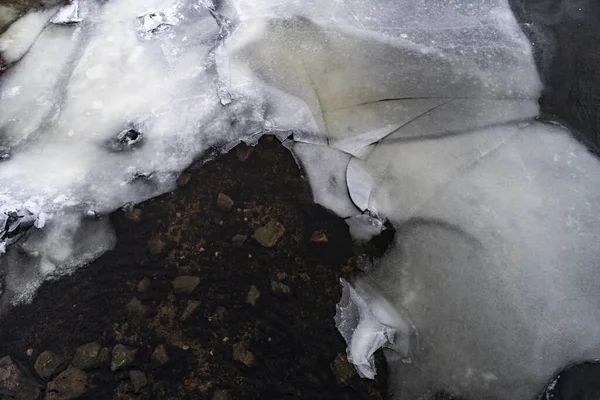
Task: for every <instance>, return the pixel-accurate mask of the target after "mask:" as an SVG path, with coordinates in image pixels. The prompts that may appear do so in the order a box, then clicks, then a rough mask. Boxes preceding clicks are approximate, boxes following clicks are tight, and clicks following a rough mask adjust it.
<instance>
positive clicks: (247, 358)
mask: <svg viewBox="0 0 600 400" xmlns="http://www.w3.org/2000/svg"><path fill="white" fill-rule="evenodd" d="M247 347H248V346H247V344H246V343H244V342H239V343H236V344H234V345H233V359H234V360H235V361H239V362H241V363H242V364H244V365H246V366H247V367H251V366H252V365H253V364H254V354H252V353H251V352H250V351H248V348H247Z"/></svg>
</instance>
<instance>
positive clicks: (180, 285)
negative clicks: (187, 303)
mask: <svg viewBox="0 0 600 400" xmlns="http://www.w3.org/2000/svg"><path fill="white" fill-rule="evenodd" d="M199 284H200V278H198V277H197V276H178V277H177V278H175V279H174V280H173V291H174V292H175V293H188V294H189V293H192V292H193V291H194V290H195V289H196V288H197V287H198V285H199Z"/></svg>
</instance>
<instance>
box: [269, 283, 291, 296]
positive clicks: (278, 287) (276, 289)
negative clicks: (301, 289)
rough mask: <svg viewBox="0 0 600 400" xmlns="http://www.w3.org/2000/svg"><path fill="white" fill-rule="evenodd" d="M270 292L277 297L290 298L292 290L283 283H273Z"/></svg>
mask: <svg viewBox="0 0 600 400" xmlns="http://www.w3.org/2000/svg"><path fill="white" fill-rule="evenodd" d="M271 292H273V294H275V295H278V296H291V294H292V289H291V288H290V287H289V286H288V285H286V284H285V283H281V282H277V281H273V282H271Z"/></svg>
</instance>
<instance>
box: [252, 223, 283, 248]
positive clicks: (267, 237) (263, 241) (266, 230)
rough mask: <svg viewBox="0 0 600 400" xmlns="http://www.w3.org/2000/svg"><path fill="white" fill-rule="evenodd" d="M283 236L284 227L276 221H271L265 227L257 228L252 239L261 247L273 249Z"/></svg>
mask: <svg viewBox="0 0 600 400" xmlns="http://www.w3.org/2000/svg"><path fill="white" fill-rule="evenodd" d="M283 235H285V227H284V226H283V225H282V224H281V223H279V222H277V221H271V222H269V223H268V224H267V225H265V226H262V227H260V228H258V229H257V230H256V231H255V232H254V234H253V235H252V237H253V238H254V240H256V241H257V242H258V243H259V244H260V245H261V246H264V247H273V246H275V245H276V244H277V242H279V240H280V239H281V238H282V237H283Z"/></svg>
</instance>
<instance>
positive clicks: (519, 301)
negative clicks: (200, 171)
mask: <svg viewBox="0 0 600 400" xmlns="http://www.w3.org/2000/svg"><path fill="white" fill-rule="evenodd" d="M55 11H56V10H49V11H46V12H36V13H30V14H28V15H26V16H23V17H21V18H19V19H18V20H17V22H15V23H14V24H13V25H12V26H11V27H9V28H8V30H6V31H4V33H3V34H2V36H1V37H0V51H1V52H2V57H3V58H4V59H5V60H12V61H11V63H12V66H11V68H9V69H8V70H6V72H5V73H4V75H3V76H2V77H1V80H0V109H1V111H2V112H0V135H1V136H0V157H2V158H1V159H0V160H2V161H0V182H1V185H0V212H1V213H3V214H4V215H5V217H2V218H0V251H4V249H5V248H6V254H5V255H3V256H2V258H0V277H1V280H2V282H4V283H3V289H4V291H5V295H4V297H3V299H4V300H3V301H5V302H8V301H16V300H22V299H29V298H30V297H31V295H32V293H33V292H34V291H35V288H36V287H37V285H39V284H40V283H41V282H42V280H43V279H45V278H47V277H54V276H58V275H60V274H64V273H69V272H71V271H72V270H73V269H74V268H76V267H77V266H80V265H81V264H82V263H85V262H88V261H89V260H91V259H93V258H94V257H96V256H97V255H98V254H100V252H102V251H105V250H107V249H110V248H111V246H112V245H114V236H113V235H112V231H111V229H110V226H108V224H107V223H106V219H100V220H96V219H95V218H92V217H93V216H97V215H103V214H104V213H108V212H110V211H112V210H114V209H116V208H118V207H121V206H122V205H124V204H126V203H135V202H139V201H142V200H144V199H147V198H150V197H152V196H156V195H158V194H160V193H164V192H165V191H168V190H170V189H171V188H172V187H173V185H174V180H175V178H176V177H177V175H178V174H179V173H180V171H181V170H182V169H183V168H185V167H186V166H187V165H189V163H190V162H191V161H192V160H193V159H194V158H195V157H197V156H198V155H199V154H201V153H202V152H203V151H205V150H206V149H208V148H210V147H218V148H220V149H222V151H226V150H227V149H230V148H232V146H234V145H235V143H237V142H238V141H239V140H244V141H246V142H248V143H255V142H256V140H257V138H258V137H259V136H260V135H262V134H264V133H265V132H270V133H273V134H275V135H277V137H279V138H280V139H281V140H284V139H286V138H287V139H288V140H286V142H285V145H286V147H288V148H290V149H291V150H292V152H293V154H294V156H295V157H296V159H297V160H298V161H299V164H300V165H301V166H302V167H303V168H304V170H305V172H306V174H307V176H308V177H309V180H310V183H311V186H312V189H313V195H314V199H315V201H317V202H318V203H319V204H322V205H323V206H324V207H327V208H329V209H330V210H332V211H334V212H335V213H337V214H338V215H340V216H342V217H344V218H347V220H348V224H349V226H350V227H351V229H352V232H353V233H354V234H355V236H356V238H357V239H358V240H367V239H368V238H369V237H371V235H373V234H375V233H377V231H378V230H380V229H381V221H383V220H385V219H388V220H390V221H391V222H392V223H393V224H394V225H395V227H396V229H397V234H396V240H395V243H393V245H392V247H391V249H390V251H389V252H388V253H387V254H386V255H385V256H384V257H383V259H382V260H381V263H380V265H379V266H378V267H377V268H374V269H373V270H371V271H369V272H368V273H367V276H366V277H365V278H363V279H362V280H361V279H359V280H357V281H356V282H353V283H352V285H350V284H347V283H345V284H344V285H345V291H346V297H345V299H346V300H348V299H352V301H351V302H348V303H347V304H346V303H344V304H341V305H340V307H341V308H340V314H339V316H338V326H340V327H341V329H340V330H341V331H342V333H343V335H344V336H345V338H346V340H347V341H348V343H349V350H348V351H349V356H350V359H351V360H353V361H354V362H355V363H356V364H357V367H358V368H359V370H360V371H361V373H362V374H363V375H364V376H369V377H372V376H373V374H374V372H375V371H374V370H373V364H372V362H371V356H372V354H373V351H374V350H375V349H376V348H377V347H379V346H391V347H392V348H393V350H389V349H388V350H386V357H387V358H388V361H389V364H390V367H391V368H390V371H391V374H390V382H391V386H392V392H393V393H395V396H396V398H399V399H417V398H424V396H426V395H427V393H431V392H435V391H436V390H445V391H448V392H452V393H455V394H458V395H461V396H465V397H470V398H473V399H502V400H503V399H510V400H514V399H528V398H534V396H535V395H536V394H537V393H538V391H540V390H541V388H542V386H543V384H544V383H545V382H549V381H550V379H551V377H552V375H553V374H554V373H555V372H556V371H558V370H560V369H561V368H563V367H564V366H565V365H566V364H568V363H570V362H576V361H579V360H583V359H590V358H600V345H599V344H598V339H597V338H598V337H600V327H599V326H598V324H597V321H598V320H599V318H600V315H599V311H598V310H600V294H599V293H600V292H599V291H598V290H597V288H598V287H600V281H599V279H600V278H599V275H598V273H597V270H598V260H600V247H598V246H597V243H598V241H599V240H600V221H599V219H600V217H599V216H600V189H598V185H597V182H598V180H599V179H600V165H599V162H598V160H597V159H596V158H594V156H592V155H591V154H590V153H588V152H587V151H586V149H585V148H584V147H583V146H582V145H580V144H579V143H578V142H576V141H575V140H574V139H573V138H572V137H571V135H570V134H569V132H567V131H565V130H564V129H561V128H559V127H553V126H547V125H543V124H540V123H537V122H535V121H534V117H535V116H536V115H537V114H538V105H537V99H538V97H539V94H540V90H541V84H540V80H539V77H538V74H537V71H536V68H535V64H534V62H533V58H532V54H531V47H530V44H529V43H528V41H527V39H526V38H525V36H524V35H523V33H522V32H521V30H520V27H519V26H518V25H517V23H516V22H515V20H514V17H513V15H512V13H511V11H510V8H509V6H508V4H507V3H506V1H505V0H474V1H470V2H461V1H445V0H424V1H419V2H415V1H412V0H398V1H389V0H370V1H363V0H344V1H334V0H332V1H313V0H309V1H300V0H231V1H222V2H214V3H213V2H209V1H201V2H197V1H191V0H190V1H188V0H181V1H179V0H151V1H145V0H144V1H142V0H127V1H126V0H110V1H107V2H105V3H103V4H100V3H98V2H94V1H81V2H80V3H79V12H80V14H81V18H82V19H83V20H82V21H81V23H80V24H75V25H73V24H71V25H60V26H59V25H56V24H47V21H48V20H49V19H50V18H51V17H52V16H53V15H55V14H54V13H55ZM9 17H10V18H6V21H12V20H13V19H14V18H16V16H9ZM6 23H9V22H6ZM12 38H17V39H18V40H13V39H12ZM24 210H27V213H26V212H24ZM19 213H20V214H19ZM88 214H89V215H90V217H86V215H88ZM21 224H22V225H21ZM31 226H33V228H31ZM26 228H30V229H29V230H28V229H26ZM38 228H39V229H38ZM9 230H10V232H8V231H9ZM19 235H20V236H19ZM75 237H85V238H86V239H85V240H84V241H81V242H78V241H76V240H74V238H75ZM15 242H16V243H15ZM7 244H8V247H7ZM409 318H410V321H412V323H411V324H408V323H407V322H406V321H409ZM361 321H362V322H361ZM412 324H414V327H413V325H412ZM409 327H410V328H409ZM415 330H416V332H418V337H419V341H418V342H416V341H415V340H410V338H411V337H414V332H415ZM392 332H395V333H398V332H400V333H401V335H400V337H402V338H405V339H407V340H408V341H405V340H404V339H403V340H401V341H398V340H397V339H398V336H397V335H396V334H394V335H392ZM400 344H401V345H400ZM407 354H408V355H409V356H410V360H411V363H406V361H407V360H406V355H407ZM398 355H400V357H398Z"/></svg>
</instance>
